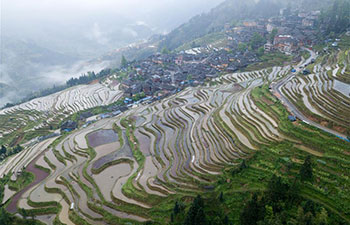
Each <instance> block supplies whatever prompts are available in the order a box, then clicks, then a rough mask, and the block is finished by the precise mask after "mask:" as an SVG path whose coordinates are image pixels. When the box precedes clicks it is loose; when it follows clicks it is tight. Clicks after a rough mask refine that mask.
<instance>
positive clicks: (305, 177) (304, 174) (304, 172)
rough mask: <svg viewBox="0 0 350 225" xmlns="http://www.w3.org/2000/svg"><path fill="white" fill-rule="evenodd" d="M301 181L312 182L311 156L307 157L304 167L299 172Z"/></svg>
mask: <svg viewBox="0 0 350 225" xmlns="http://www.w3.org/2000/svg"><path fill="white" fill-rule="evenodd" d="M299 175H300V179H301V181H312V178H313V173H312V162H311V156H310V155H309V156H307V157H306V159H305V161H304V163H303V165H302V166H301V168H300V171H299Z"/></svg>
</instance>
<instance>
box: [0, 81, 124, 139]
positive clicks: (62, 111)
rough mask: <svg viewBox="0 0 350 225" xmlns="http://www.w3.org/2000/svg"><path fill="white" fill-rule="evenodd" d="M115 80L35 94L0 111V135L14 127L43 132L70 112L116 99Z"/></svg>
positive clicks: (4, 134)
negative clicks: (31, 98) (35, 96)
mask: <svg viewBox="0 0 350 225" xmlns="http://www.w3.org/2000/svg"><path fill="white" fill-rule="evenodd" d="M122 94H123V93H122V91H120V90H119V84H117V83H116V82H113V81H112V80H110V79H106V81H105V82H104V83H103V84H100V83H97V84H91V85H79V86H74V87H72V88H69V89H66V90H64V91H61V92H57V93H55V94H52V95H49V96H45V97H41V98H36V99H33V100H31V101H29V102H25V103H23V104H20V105H16V106H14V107H10V108H6V109H3V110H1V111H0V137H6V135H10V134H11V133H12V132H14V131H16V130H19V129H20V130H21V131H22V132H24V133H25V134H26V133H28V135H30V133H34V132H36V133H39V134H40V132H41V131H42V133H43V135H46V134H47V131H48V127H49V125H51V126H52V125H55V124H58V123H59V121H61V120H63V119H64V118H65V117H67V116H69V115H70V114H72V113H75V112H78V111H81V110H85V109H89V108H93V107H96V106H101V105H109V104H111V103H113V102H116V101H117V100H118V99H119V98H120V97H121V96H122Z"/></svg>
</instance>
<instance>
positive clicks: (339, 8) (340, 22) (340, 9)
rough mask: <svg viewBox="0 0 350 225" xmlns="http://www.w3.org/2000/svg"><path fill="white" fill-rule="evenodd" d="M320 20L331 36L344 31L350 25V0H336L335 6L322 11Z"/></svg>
mask: <svg viewBox="0 0 350 225" xmlns="http://www.w3.org/2000/svg"><path fill="white" fill-rule="evenodd" d="M320 20H321V25H322V26H324V28H325V30H326V33H327V34H329V35H330V36H331V37H332V36H334V35H335V34H340V33H342V32H344V31H345V30H346V29H347V28H348V27H349V26H350V1H349V0H335V1H334V2H333V6H332V7H330V8H329V9H328V10H326V11H324V12H323V13H322V15H321V17H320Z"/></svg>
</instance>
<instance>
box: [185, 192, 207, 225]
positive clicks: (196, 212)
mask: <svg viewBox="0 0 350 225" xmlns="http://www.w3.org/2000/svg"><path fill="white" fill-rule="evenodd" d="M184 224H185V225H205V224H207V220H206V217H205V213H204V202H203V199H202V197H201V196H200V195H198V196H197V197H196V198H195V199H194V200H193V202H192V205H191V207H190V209H189V210H188V212H187V215H186V218H185V223H184Z"/></svg>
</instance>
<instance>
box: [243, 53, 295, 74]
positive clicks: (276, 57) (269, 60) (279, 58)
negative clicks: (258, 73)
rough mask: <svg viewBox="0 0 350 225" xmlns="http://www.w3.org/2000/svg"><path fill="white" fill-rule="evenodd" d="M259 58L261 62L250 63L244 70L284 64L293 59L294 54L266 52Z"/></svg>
mask: <svg viewBox="0 0 350 225" xmlns="http://www.w3.org/2000/svg"><path fill="white" fill-rule="evenodd" d="M259 58H260V60H261V62H258V63H253V64H250V65H248V66H247V67H246V68H245V69H244V71H255V70H259V69H261V68H268V67H272V66H283V65H284V64H285V63H286V62H290V61H291V60H292V56H288V55H285V54H283V53H281V52H274V53H266V54H263V55H261V56H260V57H259Z"/></svg>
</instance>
